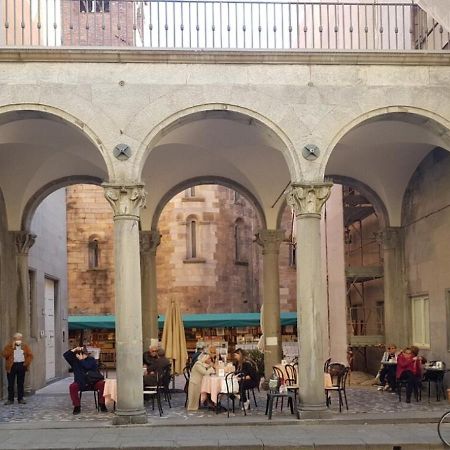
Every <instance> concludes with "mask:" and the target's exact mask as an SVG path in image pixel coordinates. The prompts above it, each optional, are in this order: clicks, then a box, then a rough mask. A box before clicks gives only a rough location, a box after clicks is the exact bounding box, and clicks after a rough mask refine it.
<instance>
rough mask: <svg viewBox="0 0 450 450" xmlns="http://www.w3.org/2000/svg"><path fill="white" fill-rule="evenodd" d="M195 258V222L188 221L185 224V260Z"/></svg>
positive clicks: (192, 220) (193, 220)
mask: <svg viewBox="0 0 450 450" xmlns="http://www.w3.org/2000/svg"><path fill="white" fill-rule="evenodd" d="M196 257H197V222H196V220H195V219H189V220H188V223H187V258H188V259H192V258H196Z"/></svg>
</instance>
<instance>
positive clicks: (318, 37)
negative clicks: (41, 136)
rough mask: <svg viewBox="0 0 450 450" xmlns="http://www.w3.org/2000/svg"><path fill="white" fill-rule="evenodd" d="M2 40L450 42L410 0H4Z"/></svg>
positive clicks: (299, 45) (406, 47) (174, 44)
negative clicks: (334, 0) (350, 0)
mask: <svg viewBox="0 0 450 450" xmlns="http://www.w3.org/2000/svg"><path fill="white" fill-rule="evenodd" d="M0 23H1V34H0V46H1V47H6V46H19V47H23V46H26V47H28V46H39V47H60V46H77V47H82V46H102V47H123V46H128V47H134V48H145V49H191V50H192V49H198V50H210V49H223V50H273V51H277V50H278V51H280V50H324V51H327V50H332V51H339V50H345V51H352V50H354V51H386V50H387V51H389V50H395V51H414V50H432V51H445V50H447V51H448V50H449V40H450V34H449V32H448V30H444V28H443V27H442V26H441V25H440V24H438V23H437V22H436V21H435V20H434V19H433V18H432V17H431V16H429V15H427V13H426V12H425V11H424V10H422V9H421V8H420V7H419V6H417V5H416V4H414V3H413V2H412V1H409V2H406V1H404V2H392V1H390V2H387V1H386V2H379V3H374V2H368V1H364V2H363V1H361V2H356V1H353V2H339V3H337V2H331V1H330V2H320V3H318V1H309V2H302V1H300V2H296V3H294V2H281V1H276V2H273V1H266V2H264V1H201V0H199V1H183V0H168V1H142V0H2V5H1V10H0Z"/></svg>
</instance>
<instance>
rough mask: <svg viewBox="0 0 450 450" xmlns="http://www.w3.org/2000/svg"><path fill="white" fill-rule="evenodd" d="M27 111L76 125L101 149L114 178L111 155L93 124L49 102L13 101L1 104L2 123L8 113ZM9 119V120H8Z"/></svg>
mask: <svg viewBox="0 0 450 450" xmlns="http://www.w3.org/2000/svg"><path fill="white" fill-rule="evenodd" d="M27 111H31V112H35V113H41V114H42V115H43V117H45V116H48V117H52V118H54V119H56V120H59V121H61V122H63V123H66V124H69V125H72V126H74V127H75V128H77V129H79V130H80V131H81V132H82V133H83V134H84V135H85V136H86V137H87V138H88V139H89V140H90V141H91V142H92V144H93V145H94V147H95V148H96V149H97V150H98V151H99V153H100V154H101V156H102V159H103V160H104V163H105V165H106V168H107V172H108V177H109V178H110V179H114V167H113V164H112V160H111V157H110V156H109V154H108V152H107V150H106V147H105V145H104V143H103V141H102V140H101V139H100V136H99V134H98V133H97V132H95V131H94V130H93V129H92V127H91V126H89V125H88V124H87V123H86V122H84V121H83V120H81V119H79V118H78V117H75V116H74V115H72V114H71V113H68V112H66V111H64V110H62V109H60V108H58V107H55V106H51V105H47V104H35V103H12V104H9V105H4V106H0V124H1V123H3V121H4V117H6V115H7V114H8V113H17V114H21V113H25V112H27ZM6 121H7V120H6Z"/></svg>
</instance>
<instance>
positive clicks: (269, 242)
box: [255, 230, 284, 255]
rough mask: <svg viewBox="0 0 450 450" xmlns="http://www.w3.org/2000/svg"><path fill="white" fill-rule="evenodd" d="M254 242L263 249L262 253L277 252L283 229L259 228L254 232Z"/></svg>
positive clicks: (282, 236) (282, 237)
mask: <svg viewBox="0 0 450 450" xmlns="http://www.w3.org/2000/svg"><path fill="white" fill-rule="evenodd" d="M255 236H256V243H257V244H259V245H260V246H261V247H262V249H263V255H268V254H278V253H279V251H280V244H281V242H282V241H283V239H284V231H283V230H261V231H260V232H259V233H256V235H255Z"/></svg>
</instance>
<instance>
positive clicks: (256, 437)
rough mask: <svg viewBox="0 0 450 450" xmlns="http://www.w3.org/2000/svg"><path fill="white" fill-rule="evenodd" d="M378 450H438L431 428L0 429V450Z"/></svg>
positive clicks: (309, 425)
mask: <svg viewBox="0 0 450 450" xmlns="http://www.w3.org/2000/svg"><path fill="white" fill-rule="evenodd" d="M156 448H183V449H185V450H187V449H193V450H194V449H202V450H203V449H218V448H221V449H231V448H236V449H238V448H239V449H244V450H253V449H271V448H273V449H275V448H282V449H312V448H314V449H317V448H320V449H338V450H345V449H373V450H375V449H383V450H387V449H389V450H393V449H394V450H400V449H401V450H404V449H410V450H428V449H442V448H444V447H443V446H442V445H441V444H440V441H439V438H438V435H437V431H436V424H389V425H387V424H384V425H372V424H367V425H330V424H326V425H318V424H308V423H302V422H300V423H298V424H295V425H279V424H278V425H277V424H275V423H272V424H265V425H255V426H248V425H244V426H236V425H228V426H226V425H220V426H206V427H205V426H189V427H173V426H158V427H157V428H155V427H152V426H128V427H112V426H106V425H102V426H98V425H96V426H88V427H72V428H64V429H53V428H45V429H39V430H35V429H31V430H30V429H28V428H27V427H26V425H25V426H22V429H20V430H11V429H5V428H4V427H1V429H0V449H1V450H18V449H20V450H25V449H27V450H36V449H46V450H50V449H52V450H56V449H58V450H72V449H77V450H79V449H84V450H90V449H96V450H99V449H102V450H112V449H128V450H131V449H134V450H138V449H140V450H143V449H156Z"/></svg>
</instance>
